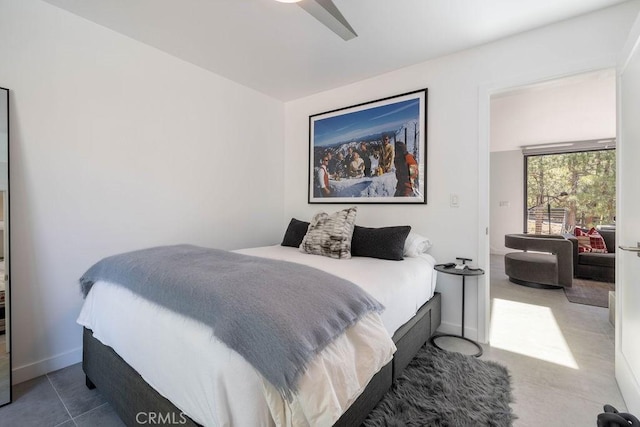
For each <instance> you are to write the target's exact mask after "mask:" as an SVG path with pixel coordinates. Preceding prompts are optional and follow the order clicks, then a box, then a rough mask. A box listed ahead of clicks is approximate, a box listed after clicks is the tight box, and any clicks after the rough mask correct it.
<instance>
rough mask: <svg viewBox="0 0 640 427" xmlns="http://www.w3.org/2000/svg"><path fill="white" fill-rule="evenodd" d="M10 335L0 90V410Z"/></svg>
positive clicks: (6, 388)
mask: <svg viewBox="0 0 640 427" xmlns="http://www.w3.org/2000/svg"><path fill="white" fill-rule="evenodd" d="M10 346H11V337H10V333H9V90H8V89H4V88H0V406H2V405H5V404H7V403H10V402H11V357H10Z"/></svg>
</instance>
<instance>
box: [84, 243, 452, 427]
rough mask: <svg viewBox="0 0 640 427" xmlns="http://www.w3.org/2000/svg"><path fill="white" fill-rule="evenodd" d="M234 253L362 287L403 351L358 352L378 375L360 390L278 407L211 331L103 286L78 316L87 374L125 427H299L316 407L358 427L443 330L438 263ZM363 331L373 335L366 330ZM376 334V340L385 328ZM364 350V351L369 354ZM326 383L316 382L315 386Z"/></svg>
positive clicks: (283, 251) (363, 381) (281, 251)
mask: <svg viewBox="0 0 640 427" xmlns="http://www.w3.org/2000/svg"><path fill="white" fill-rule="evenodd" d="M234 252H236V253H239V254H244V255H249V256H254V257H261V258H267V259H274V260H283V261H289V262H293V263H298V264H303V265H307V266H310V267H313V268H317V269H320V270H324V271H328V272H330V273H332V274H333V275H336V276H338V277H342V278H344V279H346V280H349V281H352V282H354V283H355V284H357V285H358V286H360V287H362V288H363V289H364V290H365V291H366V292H368V293H369V294H370V295H372V296H373V297H374V298H375V299H376V300H378V301H380V302H381V303H382V304H383V305H384V306H385V307H386V310H385V311H384V312H382V313H381V314H380V316H379V317H380V320H381V321H382V323H383V325H384V333H385V334H386V338H387V339H388V338H389V337H391V338H392V341H393V344H395V347H396V351H395V354H387V353H388V351H386V350H385V351H382V350H380V351H379V352H378V353H376V352H377V351H378V350H377V347H376V346H377V344H376V345H373V344H370V346H369V347H362V349H363V350H360V351H359V352H358V351H355V352H353V353H352V352H349V357H351V358H355V359H354V360H356V362H357V363H356V364H357V365H362V366H361V367H359V368H358V369H359V370H363V369H364V370H366V369H368V370H369V372H368V373H366V375H365V374H362V375H360V371H358V375H359V378H358V381H359V382H357V381H356V382H355V383H351V382H349V383H346V382H344V383H343V382H340V381H335V384H330V386H329V388H327V389H326V391H323V392H319V393H316V396H315V397H314V399H315V400H313V401H312V402H306V401H305V400H304V399H301V401H302V403H296V405H298V406H295V405H292V406H291V407H290V408H289V407H287V408H281V407H279V405H282V402H281V401H275V402H274V401H270V400H269V397H270V396H274V395H276V394H277V393H270V394H269V393H267V394H265V393H264V390H265V389H268V388H269V384H268V383H266V384H265V381H263V380H261V377H260V375H258V374H257V372H256V371H255V370H254V369H252V368H251V366H250V365H248V364H247V362H246V361H245V360H244V359H243V358H242V357H240V356H239V355H238V354H235V353H234V352H233V351H232V350H230V349H229V348H227V347H225V345H224V344H222V343H221V342H219V341H217V340H216V339H215V337H212V336H211V333H210V331H209V332H207V331H206V328H205V327H204V325H201V324H200V325H198V322H196V321H194V320H193V319H188V318H185V317H184V316H181V315H178V314H176V313H173V312H171V311H169V310H166V309H164V308H163V307H158V306H155V305H154V304H153V303H151V302H149V301H146V300H144V299H142V298H138V297H136V296H135V295H133V294H131V293H130V291H128V290H127V289H124V288H122V287H120V286H118V285H114V284H112V283H108V282H98V283H96V284H95V285H94V286H93V288H92V289H91V291H90V292H89V294H88V295H87V298H86V300H85V303H84V305H83V308H82V311H81V314H80V316H79V318H78V323H80V324H81V325H82V326H83V327H84V337H83V341H84V348H83V369H84V372H85V374H86V377H87V385H88V386H90V387H94V386H97V388H98V389H99V390H100V391H101V393H102V394H103V395H104V397H105V398H106V400H107V401H108V402H109V403H110V404H111V405H112V407H113V408H114V410H115V411H116V413H118V415H119V416H120V417H121V418H122V420H123V421H124V422H125V424H127V425H136V424H145V423H149V422H150V421H151V420H154V421H157V420H158V419H160V420H161V421H162V422H163V424H175V425H207V426H209V425H213V426H216V425H218V426H226V425H239V426H244V425H251V426H261V425H264V426H272V425H300V424H302V422H301V421H299V420H300V418H298V415H296V414H295V413H296V411H300V412H304V411H303V410H306V406H305V405H310V406H313V410H314V411H315V412H314V413H313V414H312V415H311V416H308V412H304V414H305V415H304V416H303V418H302V419H305V420H306V421H305V422H307V423H308V424H312V425H331V424H333V425H338V426H342V425H343V426H353V425H359V424H360V423H361V422H362V421H363V420H364V418H366V415H367V414H368V413H369V412H370V410H371V409H372V408H373V407H374V406H375V404H376V403H377V402H378V401H379V400H380V399H381V397H382V396H383V395H384V393H385V392H386V391H387V389H388V388H389V387H390V385H391V383H392V381H393V379H394V378H396V377H397V376H398V375H399V374H400V373H401V372H402V370H403V369H404V367H405V366H406V365H407V364H408V363H409V361H410V360H411V359H412V357H413V355H414V354H415V353H416V352H417V350H418V349H419V348H420V347H421V346H422V345H423V344H424V343H425V342H426V341H427V340H428V339H429V337H430V336H431V335H432V334H433V333H434V332H435V330H436V328H437V327H438V326H439V325H440V301H441V298H440V294H438V293H436V292H435V278H436V277H435V276H436V273H435V271H434V270H433V266H434V265H435V260H434V259H433V258H432V257H431V256H430V255H428V254H421V255H420V256H417V257H412V258H406V259H404V260H403V261H401V262H397V261H386V260H379V259H373V258H367V257H354V258H352V259H350V260H338V259H332V258H328V257H322V256H314V255H309V254H305V253H301V252H300V251H299V250H298V249H297V248H291V247H285V246H280V245H277V246H267V247H260V248H251V249H244V250H238V251H234ZM144 313H147V315H143V314H144ZM360 323H365V322H360ZM134 325H135V326H134ZM362 327H364V328H365V329H364V330H363V331H365V333H367V332H366V331H367V329H366V327H367V326H366V325H364V326H362ZM354 329H355V327H354ZM378 329H379V328H378ZM370 333H371V334H372V335H371V341H372V342H375V341H376V340H377V338H376V337H375V334H376V333H380V332H379V330H373V329H372V330H371V332H370ZM346 335H347V334H346V333H345V337H340V339H336V346H342V345H344V346H346V347H350V346H351V344H352V343H351V342H346V341H345V342H341V341H340V340H341V339H344V340H347V339H348V338H347V337H346ZM361 338H362V337H361V336H360V339H361ZM356 339H357V338H356ZM380 340H382V338H380ZM360 344H362V345H365V346H366V345H367V344H368V343H366V342H362V343H360ZM360 344H358V346H356V348H358V349H360V347H359V346H360ZM331 345H333V343H332V344H331ZM340 348H342V347H337V349H336V348H334V349H333V350H334V356H335V354H341V355H342V354H343V353H344V352H343V351H342V350H340ZM327 350H331V346H328V349H327ZM323 352H324V351H323ZM327 352H328V351H327ZM391 353H393V352H391ZM334 356H327V358H328V359H331V358H332V357H334ZM323 357H324V356H323ZM340 357H342V356H340ZM319 359H320V358H319ZM323 360H324V359H323ZM314 363H315V362H314ZM318 363H320V362H318ZM322 363H324V362H322ZM369 365H370V366H369ZM326 366H329V365H326ZM326 366H325V365H322V364H321V367H320V368H317V369H318V370H319V371H323V369H325V368H326ZM365 368H366V369H365ZM326 369H327V370H328V371H330V369H331V368H330V367H329V368H326ZM309 371H312V373H313V372H315V371H313V370H312V369H309ZM354 372H355V371H354ZM331 375H333V374H331ZM331 375H329V376H330V377H331ZM360 377H361V378H360ZM350 381H351V380H350ZM301 383H302V384H304V381H301ZM318 384H319V383H316V382H315V380H308V381H307V388H309V390H311V389H313V388H314V387H318ZM302 387H303V388H304V386H302ZM344 388H346V389H349V392H348V396H346V397H345V396H342V397H340V398H337V397H335V396H334V395H335V394H341V393H343V392H344V390H343V389H344ZM312 394H313V393H312ZM265 396H266V397H265ZM327 396H331V398H327ZM334 397H335V398H334ZM318 398H319V399H318ZM332 400H336V401H338V402H337V403H336V402H333V401H332ZM323 405H325V406H323ZM274 407H275V409H274ZM301 408H302V409H301ZM336 411H339V413H338V412H336ZM289 412H291V413H289ZM329 414H330V415H331V416H329ZM336 414H338V415H336ZM305 417H307V418H305ZM325 417H326V418H325ZM328 420H331V421H330V422H329V421H328Z"/></svg>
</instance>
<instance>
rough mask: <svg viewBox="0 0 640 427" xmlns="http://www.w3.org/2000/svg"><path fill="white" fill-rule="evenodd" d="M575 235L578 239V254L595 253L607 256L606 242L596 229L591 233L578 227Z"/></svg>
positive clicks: (592, 229)
mask: <svg viewBox="0 0 640 427" xmlns="http://www.w3.org/2000/svg"><path fill="white" fill-rule="evenodd" d="M573 234H574V235H575V236H576V238H577V239H578V252H579V253H583V252H593V253H599V254H606V253H608V251H607V244H606V243H605V241H604V238H603V237H602V235H601V234H600V233H598V230H596V229H595V228H593V227H592V228H591V230H589V231H585V230H583V229H581V228H578V227H576V229H575V230H574V232H573Z"/></svg>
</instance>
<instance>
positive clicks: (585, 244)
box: [573, 227, 591, 253]
mask: <svg viewBox="0 0 640 427" xmlns="http://www.w3.org/2000/svg"><path fill="white" fill-rule="evenodd" d="M573 235H574V236H576V239H578V253H584V252H591V238H590V237H589V234H588V233H587V232H586V231H584V230H583V229H582V228H578V227H576V229H575V230H573Z"/></svg>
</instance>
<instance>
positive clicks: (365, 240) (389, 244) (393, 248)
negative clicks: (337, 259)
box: [351, 225, 411, 261]
mask: <svg viewBox="0 0 640 427" xmlns="http://www.w3.org/2000/svg"><path fill="white" fill-rule="evenodd" d="M410 231H411V226H409V225H401V226H397V227H382V228H368V227H359V226H357V225H356V226H355V228H354V229H353V237H352V238H351V255H352V256H366V257H371V258H380V259H389V260H393V261H401V260H402V259H403V256H402V255H403V252H404V241H405V240H407V236H408V235H409V232H410Z"/></svg>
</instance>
